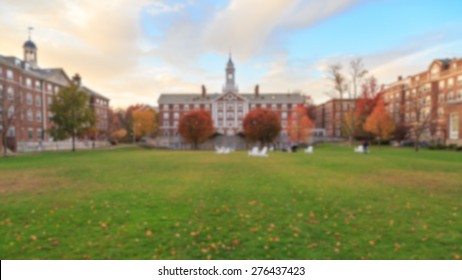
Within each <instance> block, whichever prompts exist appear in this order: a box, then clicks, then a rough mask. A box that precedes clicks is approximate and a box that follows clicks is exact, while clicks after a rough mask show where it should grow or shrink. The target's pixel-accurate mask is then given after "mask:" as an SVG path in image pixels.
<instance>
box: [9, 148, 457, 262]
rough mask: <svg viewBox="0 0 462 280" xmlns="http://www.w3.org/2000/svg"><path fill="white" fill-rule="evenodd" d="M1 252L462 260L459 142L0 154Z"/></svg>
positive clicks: (77, 256)
mask: <svg viewBox="0 0 462 280" xmlns="http://www.w3.org/2000/svg"><path fill="white" fill-rule="evenodd" d="M0 237H1V239H0V258H1V259H460V256H461V255H462V153H455V152H447V151H426V150H423V151H421V152H419V153H415V152H413V151H412V150H410V149H409V150H408V149H392V148H382V149H378V148H375V147H374V148H373V149H372V153H371V154H369V155H363V154H357V153H353V148H346V147H340V146H331V145H326V146H321V147H316V149H315V153H314V154H313V155H306V154H304V153H301V152H299V153H296V154H286V153H281V152H275V153H271V154H270V156H269V157H268V158H249V157H248V156H247V154H246V153H244V152H235V153H233V154H230V155H216V154H214V152H212V151H207V152H204V151H201V152H195V151H157V150H142V149H137V148H132V149H118V150H110V151H85V152H83V151H78V152H77V153H74V154H73V153H70V152H62V153H43V154H33V155H22V156H17V157H13V158H8V159H0Z"/></svg>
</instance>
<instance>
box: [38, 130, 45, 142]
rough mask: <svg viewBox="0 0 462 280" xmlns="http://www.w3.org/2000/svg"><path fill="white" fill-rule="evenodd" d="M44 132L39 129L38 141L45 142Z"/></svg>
mask: <svg viewBox="0 0 462 280" xmlns="http://www.w3.org/2000/svg"><path fill="white" fill-rule="evenodd" d="M43 136H44V135H43V131H42V130H41V129H40V128H39V129H37V140H43V138H44V137H43Z"/></svg>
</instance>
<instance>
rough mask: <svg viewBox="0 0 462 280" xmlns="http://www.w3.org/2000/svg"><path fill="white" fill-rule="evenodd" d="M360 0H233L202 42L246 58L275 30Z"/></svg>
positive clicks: (320, 17) (308, 22) (330, 13)
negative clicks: (250, 3)
mask: <svg viewBox="0 0 462 280" xmlns="http://www.w3.org/2000/svg"><path fill="white" fill-rule="evenodd" d="M359 2H362V0H324V1H323V0H309V1H306V0H305V1H303V0H272V1H267V0H254V1H252V4H253V5H252V7H253V8H252V7H249V1H245V0H232V1H231V2H230V3H229V5H228V6H227V8H226V9H225V10H223V11H221V12H219V13H217V14H216V15H215V17H214V18H213V20H212V21H211V22H210V24H208V26H207V28H206V31H205V32H204V41H205V42H206V44H207V45H208V46H210V47H211V48H212V49H214V50H215V51H221V52H226V51H227V50H229V49H232V50H233V53H236V54H237V55H238V56H240V57H242V58H245V59H248V58H250V57H252V56H253V55H255V53H257V52H259V51H262V49H264V48H266V46H267V45H268V43H269V42H270V41H271V40H272V39H274V37H275V36H277V31H278V30H290V29H298V28H306V27H309V26H311V25H313V24H315V23H317V22H319V21H321V20H324V19H326V18H329V17H331V16H333V15H335V14H337V13H340V12H342V11H344V10H345V9H347V8H349V7H351V6H352V5H355V4H357V3H359Z"/></svg>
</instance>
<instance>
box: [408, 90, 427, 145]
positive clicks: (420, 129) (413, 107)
mask: <svg viewBox="0 0 462 280" xmlns="http://www.w3.org/2000/svg"><path fill="white" fill-rule="evenodd" d="M423 100H425V99H424V98H422V99H421V98H418V97H416V98H412V99H411V100H409V101H408V104H407V111H408V112H409V113H410V114H411V116H410V117H411V122H410V126H409V128H410V135H411V137H412V138H413V140H414V149H415V151H416V152H418V151H419V147H420V140H421V138H422V136H423V135H424V133H425V132H428V131H429V130H430V127H431V123H432V122H431V120H432V115H431V111H430V110H429V111H427V110H425V107H426V106H425V103H424V102H423Z"/></svg>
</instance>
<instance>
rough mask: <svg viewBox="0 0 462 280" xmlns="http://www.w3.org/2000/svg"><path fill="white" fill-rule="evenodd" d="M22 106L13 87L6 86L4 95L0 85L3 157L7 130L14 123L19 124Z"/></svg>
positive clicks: (18, 94) (6, 145)
mask: <svg viewBox="0 0 462 280" xmlns="http://www.w3.org/2000/svg"><path fill="white" fill-rule="evenodd" d="M23 107H24V106H23V99H22V98H21V96H20V93H17V94H15V92H14V88H13V87H8V89H7V90H6V95H5V92H4V90H3V85H0V130H1V140H2V145H3V156H4V157H6V156H8V143H9V139H8V131H9V130H10V128H11V127H13V126H15V125H16V126H19V124H20V121H21V114H22V113H23Z"/></svg>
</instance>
